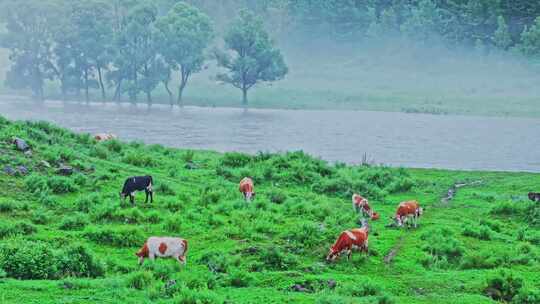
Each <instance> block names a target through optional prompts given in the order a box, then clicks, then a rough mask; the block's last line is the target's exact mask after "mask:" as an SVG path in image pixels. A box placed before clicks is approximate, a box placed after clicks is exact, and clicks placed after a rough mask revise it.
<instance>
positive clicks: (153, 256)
mask: <svg viewBox="0 0 540 304" xmlns="http://www.w3.org/2000/svg"><path fill="white" fill-rule="evenodd" d="M148 258H149V259H150V261H152V262H154V260H155V259H156V255H155V254H154V253H152V252H150V253H149V254H148Z"/></svg>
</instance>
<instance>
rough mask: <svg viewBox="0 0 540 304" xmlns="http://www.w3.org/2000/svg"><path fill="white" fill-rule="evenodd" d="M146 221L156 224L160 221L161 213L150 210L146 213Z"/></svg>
mask: <svg viewBox="0 0 540 304" xmlns="http://www.w3.org/2000/svg"><path fill="white" fill-rule="evenodd" d="M146 221H147V222H149V223H152V224H157V223H159V222H161V215H160V214H159V212H157V211H150V212H149V213H148V214H147V215H146Z"/></svg>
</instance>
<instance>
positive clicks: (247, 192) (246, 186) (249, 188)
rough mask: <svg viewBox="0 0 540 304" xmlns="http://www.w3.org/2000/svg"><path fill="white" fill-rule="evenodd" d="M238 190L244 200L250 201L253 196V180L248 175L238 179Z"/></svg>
mask: <svg viewBox="0 0 540 304" xmlns="http://www.w3.org/2000/svg"><path fill="white" fill-rule="evenodd" d="M238 190H240V192H241V193H242V194H243V195H244V199H245V200H246V201H248V202H249V201H251V199H252V198H254V197H255V188H254V187H253V180H252V179H251V178H249V177H244V178H243V179H242V180H241V181H240V185H239V187H238Z"/></svg>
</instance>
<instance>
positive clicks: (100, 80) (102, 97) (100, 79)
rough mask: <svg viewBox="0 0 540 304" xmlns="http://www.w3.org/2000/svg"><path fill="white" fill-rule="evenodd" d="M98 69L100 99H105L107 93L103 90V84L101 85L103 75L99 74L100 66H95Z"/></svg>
mask: <svg viewBox="0 0 540 304" xmlns="http://www.w3.org/2000/svg"><path fill="white" fill-rule="evenodd" d="M97 71H98V78H99V86H100V88H101V99H103V101H105V100H106V99H107V93H106V92H105V86H104V85H103V77H102V76H101V67H100V66H98V67H97Z"/></svg>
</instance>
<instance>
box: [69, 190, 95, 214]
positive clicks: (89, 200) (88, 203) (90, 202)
mask: <svg viewBox="0 0 540 304" xmlns="http://www.w3.org/2000/svg"><path fill="white" fill-rule="evenodd" d="M98 203H99V195H98V194H97V193H90V194H89V195H85V196H81V197H79V199H78V200H77V201H76V202H75V209H77V211H80V212H89V211H90V210H91V209H92V208H93V207H94V206H95V205H97V204H98Z"/></svg>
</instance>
